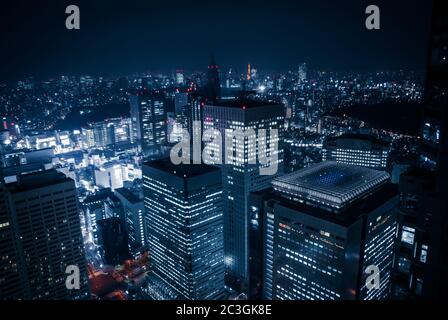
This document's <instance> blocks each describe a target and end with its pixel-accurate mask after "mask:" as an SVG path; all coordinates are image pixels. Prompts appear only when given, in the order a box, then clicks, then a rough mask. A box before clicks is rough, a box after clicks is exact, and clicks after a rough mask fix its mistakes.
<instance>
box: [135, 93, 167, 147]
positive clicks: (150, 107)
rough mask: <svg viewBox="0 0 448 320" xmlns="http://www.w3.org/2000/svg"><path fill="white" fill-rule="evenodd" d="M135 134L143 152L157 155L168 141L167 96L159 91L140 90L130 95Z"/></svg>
mask: <svg viewBox="0 0 448 320" xmlns="http://www.w3.org/2000/svg"><path fill="white" fill-rule="evenodd" d="M130 104H131V119H132V128H133V129H132V130H133V136H134V137H135V140H136V141H139V143H140V145H141V147H142V150H143V152H144V153H145V154H146V155H148V156H157V155H159V154H160V153H161V152H162V146H163V145H164V144H165V142H166V110H165V96H164V94H163V93H157V92H146V91H143V92H139V93H137V94H135V95H131V97H130Z"/></svg>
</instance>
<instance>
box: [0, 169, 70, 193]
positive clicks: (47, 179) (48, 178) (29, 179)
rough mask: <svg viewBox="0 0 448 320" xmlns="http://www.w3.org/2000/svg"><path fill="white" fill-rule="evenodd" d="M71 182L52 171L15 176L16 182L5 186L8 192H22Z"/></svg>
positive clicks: (62, 175) (61, 174)
mask: <svg viewBox="0 0 448 320" xmlns="http://www.w3.org/2000/svg"><path fill="white" fill-rule="evenodd" d="M70 181H73V180H72V179H70V178H67V177H66V176H65V175H64V174H63V173H60V172H58V171H56V170H54V169H51V170H45V171H39V172H33V173H28V174H24V175H19V176H17V182H13V183H9V184H6V188H7V189H8V190H9V191H10V192H23V191H30V190H34V189H39V188H43V187H46V186H50V185H55V184H59V183H65V182H70Z"/></svg>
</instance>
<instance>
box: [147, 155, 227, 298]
mask: <svg viewBox="0 0 448 320" xmlns="http://www.w3.org/2000/svg"><path fill="white" fill-rule="evenodd" d="M143 188H144V195H145V200H144V201H145V211H146V213H145V216H146V228H147V237H148V247H149V254H150V259H151V267H152V270H153V272H154V274H156V275H157V276H158V277H159V278H160V279H162V280H163V281H164V282H165V283H167V284H168V285H170V286H171V287H172V288H173V289H175V290H176V291H177V292H178V293H179V294H181V295H182V296H184V297H185V298H186V299H191V300H203V299H214V298H219V297H220V295H221V294H222V293H223V290H224V263H223V213H222V189H221V188H222V186H221V173H220V171H219V169H218V168H216V167H211V166H205V165H180V166H175V165H173V164H172V163H171V161H170V160H169V159H162V160H156V161H152V162H148V163H145V164H144V166H143Z"/></svg>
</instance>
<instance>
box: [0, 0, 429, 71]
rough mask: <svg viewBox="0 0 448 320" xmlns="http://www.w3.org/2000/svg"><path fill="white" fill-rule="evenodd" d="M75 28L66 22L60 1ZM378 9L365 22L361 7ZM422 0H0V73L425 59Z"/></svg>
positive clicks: (364, 65) (393, 64) (373, 65)
mask: <svg viewBox="0 0 448 320" xmlns="http://www.w3.org/2000/svg"><path fill="white" fill-rule="evenodd" d="M69 4H76V5H78V6H79V7H80V11H81V30H79V31H78V30H67V29H65V19H66V16H67V15H66V14H65V7H66V6H67V5H69ZM369 4H376V5H378V6H379V7H380V9H381V30H379V31H368V30H367V29H366V28H365V25H364V21H365V18H366V14H365V13H364V11H365V8H366V7H367V5H369ZM430 10H431V8H430V1H428V0H418V1H417V0H416V1H404V0H382V1H379V0H370V1H364V0H336V1H335V0H296V1H293V0H289V1H284V0H275V1H270V0H258V1H252V0H239V1H234V0H230V1H213V0H209V1H203V0H190V1H171V0H164V1H159V0H140V1H137V0H127V1H98V0H90V1H79V0H70V1H65V0H57V1H56V0H54V1H48V0H38V1H37V0H36V1H23V0H7V1H2V2H1V3H0V19H1V20H0V27H1V29H0V33H1V43H2V45H1V46H0V48H1V50H0V58H1V60H0V61H1V62H0V79H2V80H12V79H17V78H20V77H23V76H34V77H36V78H45V77H52V76H58V75H61V74H72V75H80V74H92V75H105V76H108V75H125V74H129V73H133V72H141V71H163V72H170V71H173V70H175V69H177V68H182V69H185V70H186V71H196V70H204V69H205V67H206V65H207V63H208V59H209V56H210V53H211V52H214V53H215V56H216V60H217V62H218V64H219V65H220V66H223V67H224V68H228V67H234V68H237V69H238V70H239V71H240V72H242V71H243V70H244V66H245V65H246V64H247V62H249V61H250V62H251V63H252V64H255V65H257V66H258V68H259V69H260V70H261V71H269V72H272V71H285V70H288V69H289V68H294V69H297V66H298V65H299V64H300V63H301V62H304V61H306V62H307V63H308V64H309V66H310V67H311V68H313V69H323V70H334V71H342V70H343V71H351V70H354V71H381V70H398V69H405V70H416V71H422V70H424V69H425V64H426V55H427V41H428V32H429V20H430Z"/></svg>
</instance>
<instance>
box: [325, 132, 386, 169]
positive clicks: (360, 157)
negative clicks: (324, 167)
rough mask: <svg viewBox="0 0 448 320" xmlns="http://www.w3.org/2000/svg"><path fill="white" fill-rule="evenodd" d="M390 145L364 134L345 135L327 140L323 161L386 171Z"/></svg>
mask: <svg viewBox="0 0 448 320" xmlns="http://www.w3.org/2000/svg"><path fill="white" fill-rule="evenodd" d="M389 152H390V145H389V143H387V142H385V141H382V140H379V139H376V138H375V137H372V136H370V135H364V134H344V135H342V136H338V137H330V138H327V139H326V140H325V141H324V143H323V146H322V160H323V161H327V160H328V161H336V162H339V163H345V164H353V165H356V166H361V167H367V168H372V169H377V170H385V169H386V167H387V162H388V159H389Z"/></svg>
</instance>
